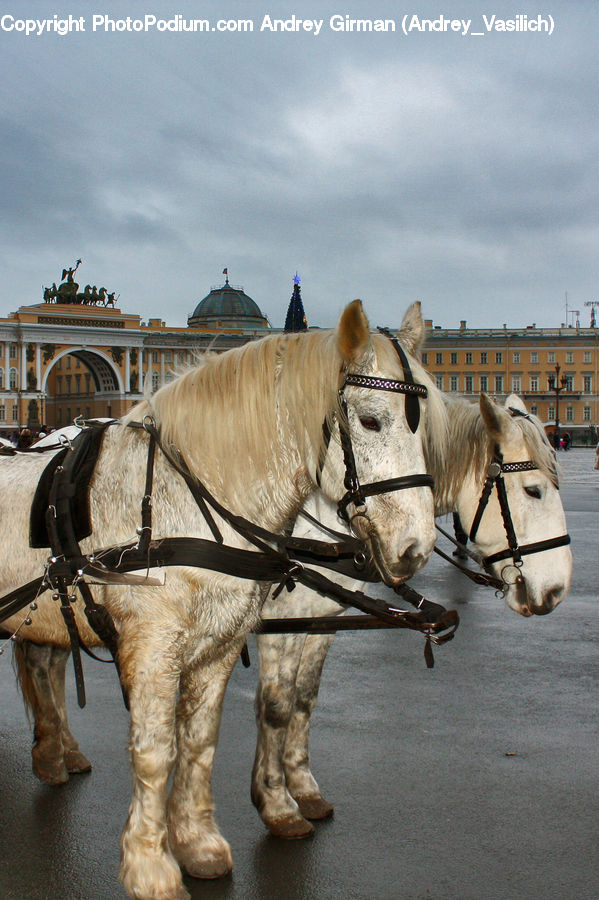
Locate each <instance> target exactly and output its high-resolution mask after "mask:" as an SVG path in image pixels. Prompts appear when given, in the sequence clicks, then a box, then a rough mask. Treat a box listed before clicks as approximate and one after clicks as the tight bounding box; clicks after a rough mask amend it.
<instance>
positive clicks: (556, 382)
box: [548, 363, 568, 450]
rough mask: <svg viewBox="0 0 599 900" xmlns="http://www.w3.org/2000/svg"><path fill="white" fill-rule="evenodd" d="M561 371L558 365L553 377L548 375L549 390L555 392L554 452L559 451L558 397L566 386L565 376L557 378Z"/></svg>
mask: <svg viewBox="0 0 599 900" xmlns="http://www.w3.org/2000/svg"><path fill="white" fill-rule="evenodd" d="M560 371H561V369H560V366H559V363H558V364H557V365H556V367H555V375H549V377H548V381H549V390H550V391H555V433H554V435H553V446H554V447H555V449H556V450H559V446H560V440H559V395H560V394H561V392H562V391H563V390H564V389H565V387H566V385H567V384H568V379H567V378H566V376H565V375H562V377H561V379H560V377H559V373H560Z"/></svg>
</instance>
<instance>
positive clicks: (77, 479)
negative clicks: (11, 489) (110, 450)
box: [29, 428, 104, 548]
mask: <svg viewBox="0 0 599 900" xmlns="http://www.w3.org/2000/svg"><path fill="white" fill-rule="evenodd" d="M103 436H104V428H89V429H85V430H84V431H82V432H81V433H80V434H79V435H77V437H76V438H75V440H74V441H73V449H72V450H69V449H68V448H65V449H64V450H60V451H59V452H58V453H57V454H56V455H55V456H53V457H52V459H51V460H50V462H49V463H48V465H47V466H46V468H45V469H44V471H43V472H42V475H41V478H40V480H39V482H38V485H37V488H36V491H35V496H34V498H33V502H32V504H31V512H30V515H29V546H30V547H34V548H42V547H50V546H51V541H50V538H49V535H48V529H47V527H46V510H47V509H48V506H49V497H50V490H51V488H52V484H53V481H54V478H55V477H57V472H56V470H57V468H58V467H59V466H63V464H64V468H65V469H67V467H68V463H69V462H70V459H68V458H67V455H68V454H70V456H71V457H72V458H74V462H75V465H74V466H73V465H71V466H70V472H69V480H70V483H71V485H72V489H73V496H72V501H71V516H72V519H73V526H74V530H75V537H76V538H77V540H82V539H83V538H86V537H89V535H90V534H91V533H92V523H91V514H90V504H89V483H90V481H91V477H92V474H93V471H94V468H95V465H96V461H97V459H98V454H99V452H100V446H101V444H102V438H103ZM82 445H83V446H82ZM74 450H76V451H77V452H76V453H75V454H73V451H74Z"/></svg>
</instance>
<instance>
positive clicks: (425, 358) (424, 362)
mask: <svg viewBox="0 0 599 900" xmlns="http://www.w3.org/2000/svg"><path fill="white" fill-rule="evenodd" d="M422 365H423V366H428V353H423V354H422Z"/></svg>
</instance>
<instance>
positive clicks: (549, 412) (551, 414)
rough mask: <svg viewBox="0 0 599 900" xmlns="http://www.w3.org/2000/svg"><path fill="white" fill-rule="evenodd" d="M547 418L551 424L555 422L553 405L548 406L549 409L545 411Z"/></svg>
mask: <svg viewBox="0 0 599 900" xmlns="http://www.w3.org/2000/svg"><path fill="white" fill-rule="evenodd" d="M547 418H548V419H549V421H550V422H551V420H553V421H554V422H555V406H554V405H553V403H550V404H549V408H548V409H547Z"/></svg>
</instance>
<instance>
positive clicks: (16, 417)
mask: <svg viewBox="0 0 599 900" xmlns="http://www.w3.org/2000/svg"><path fill="white" fill-rule="evenodd" d="M12 420H13V422H18V421H19V407H18V406H17V404H16V403H15V405H14V406H13V408H12Z"/></svg>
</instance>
